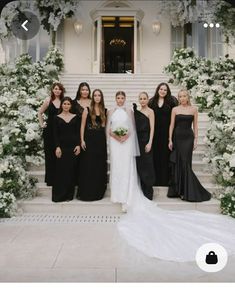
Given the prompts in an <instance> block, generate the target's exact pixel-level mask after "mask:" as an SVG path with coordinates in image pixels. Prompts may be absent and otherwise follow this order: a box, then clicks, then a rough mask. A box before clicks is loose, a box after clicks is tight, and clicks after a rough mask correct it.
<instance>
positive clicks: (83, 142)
mask: <svg viewBox="0 0 235 292" xmlns="http://www.w3.org/2000/svg"><path fill="white" fill-rule="evenodd" d="M81 147H82V149H83V150H84V151H86V142H85V141H84V140H83V141H82V142H81Z"/></svg>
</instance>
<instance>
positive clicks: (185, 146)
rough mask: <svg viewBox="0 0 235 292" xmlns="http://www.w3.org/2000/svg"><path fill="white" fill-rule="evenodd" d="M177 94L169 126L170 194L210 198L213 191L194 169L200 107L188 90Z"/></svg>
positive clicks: (198, 199)
mask: <svg viewBox="0 0 235 292" xmlns="http://www.w3.org/2000/svg"><path fill="white" fill-rule="evenodd" d="M178 97H179V103H180V105H179V106H177V107H175V108H174V109H173V110H172V114H171V124H170V128H169V149H170V150H171V151H172V152H171V155H170V160H171V165H172V176H171V186H170V187H169V190H168V194H167V196H168V197H181V199H182V200H186V201H189V202H202V201H208V200H210V198H211V194H210V193H209V192H208V191H207V190H206V189H205V188H204V187H203V186H202V185H201V184H200V182H199V180H198V178H197V177H196V175H195V174H194V172H193V170H192V154H193V150H194V149H196V147H197V138H198V112H197V108H196V107H194V106H191V104H190V100H189V94H188V91H187V90H183V89H182V90H180V92H179V94H178ZM192 123H193V129H192Z"/></svg>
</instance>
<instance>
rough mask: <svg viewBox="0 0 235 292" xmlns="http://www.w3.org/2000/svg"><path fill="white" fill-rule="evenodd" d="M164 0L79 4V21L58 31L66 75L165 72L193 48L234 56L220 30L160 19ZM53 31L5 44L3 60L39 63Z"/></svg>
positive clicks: (67, 22)
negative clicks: (27, 58)
mask: <svg viewBox="0 0 235 292" xmlns="http://www.w3.org/2000/svg"><path fill="white" fill-rule="evenodd" d="M158 4H159V1H127V0H123V1H112V0H108V1H78V5H79V9H78V13H77V15H76V17H74V18H72V19H66V20H64V22H63V23H62V24H61V25H60V26H59V29H58V31H57V38H56V45H57V46H58V47H60V48H61V49H62V51H63V53H64V62H65V73H71V74H99V73H126V72H128V73H143V74H144V73H161V72H162V70H163V68H164V66H166V65H167V64H169V62H170V60H171V56H172V53H173V51H174V49H175V48H183V47H193V48H194V50H195V52H196V53H197V54H198V55H200V56H202V57H207V58H209V59H217V58H219V57H222V58H223V57H224V56H225V55H226V54H229V57H231V58H234V57H235V46H234V44H233V45H229V46H228V45H227V44H226V43H225V41H224V37H223V35H222V34H221V29H220V28H217V27H215V26H214V27H213V28H210V27H208V28H204V26H203V23H200V22H197V23H193V24H187V25H185V26H184V27H173V26H172V25H171V22H170V19H168V18H167V17H163V16H159V9H160V8H159V5H158ZM49 44H50V40H49V36H48V34H47V32H45V31H43V29H41V30H40V32H39V34H38V35H37V36H36V37H34V38H33V39H32V40H29V41H19V40H11V41H10V42H8V43H5V44H4V45H3V51H4V54H3V53H1V54H0V55H1V59H2V62H3V61H5V62H11V61H12V60H13V59H14V57H16V56H17V55H19V54H20V53H22V52H29V53H30V55H32V57H33V59H34V60H35V61H37V60H40V59H42V58H43V57H44V56H45V54H46V51H47V49H48V47H49Z"/></svg>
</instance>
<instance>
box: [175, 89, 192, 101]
mask: <svg viewBox="0 0 235 292" xmlns="http://www.w3.org/2000/svg"><path fill="white" fill-rule="evenodd" d="M181 92H186V94H187V97H188V105H191V101H190V94H189V91H188V90H187V89H183V88H182V89H180V91H179V92H178V101H179V105H180V104H181V103H180V93H181Z"/></svg>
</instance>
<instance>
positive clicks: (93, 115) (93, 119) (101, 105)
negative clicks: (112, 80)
mask: <svg viewBox="0 0 235 292" xmlns="http://www.w3.org/2000/svg"><path fill="white" fill-rule="evenodd" d="M96 91H98V92H99V93H100V96H101V100H100V103H99V110H100V118H101V123H102V126H103V127H104V126H105V122H106V116H105V106H104V95H103V92H102V90H100V89H95V90H93V92H92V97H91V104H90V109H91V110H90V116H91V122H92V126H93V127H96V126H97V124H96V112H95V99H94V96H95V92H96Z"/></svg>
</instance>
